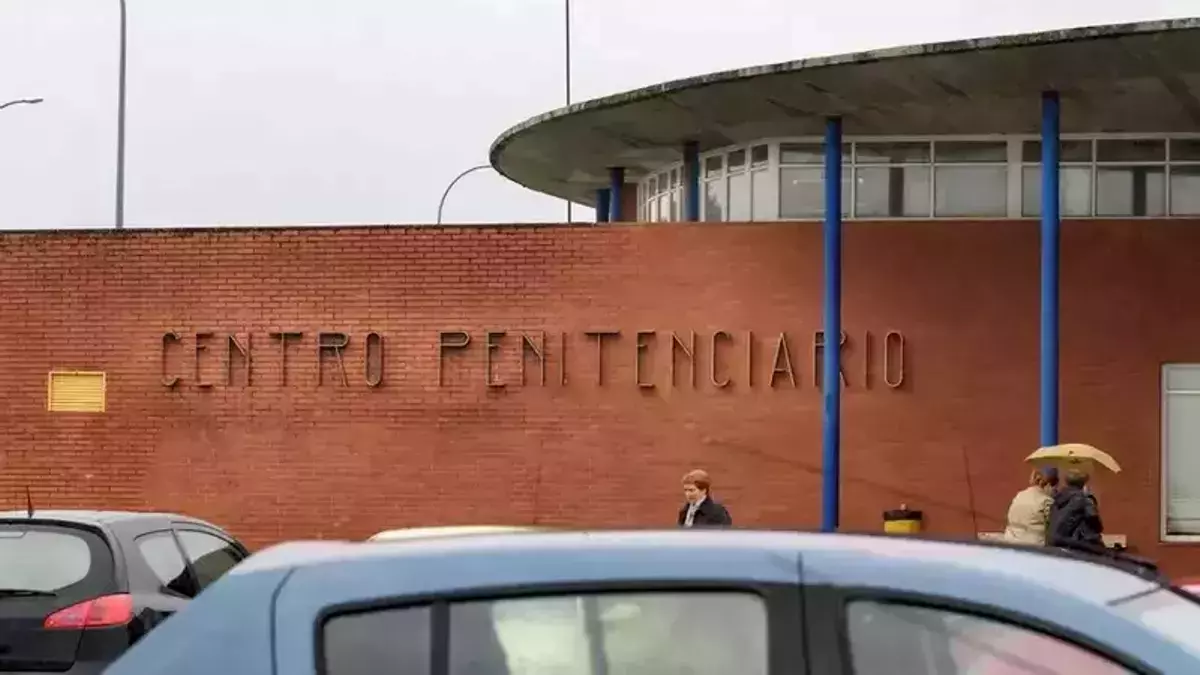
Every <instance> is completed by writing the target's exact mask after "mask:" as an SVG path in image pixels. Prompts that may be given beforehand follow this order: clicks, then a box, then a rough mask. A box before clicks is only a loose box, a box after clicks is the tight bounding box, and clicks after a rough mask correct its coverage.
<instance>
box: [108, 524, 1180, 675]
mask: <svg viewBox="0 0 1200 675" xmlns="http://www.w3.org/2000/svg"><path fill="white" fill-rule="evenodd" d="M1198 627H1200V603H1196V602H1194V601H1192V600H1190V599H1187V598H1186V597H1185V596H1183V595H1181V594H1179V593H1178V592H1177V591H1176V590H1175V589H1173V588H1171V587H1170V586H1169V585H1166V584H1164V583H1162V582H1161V581H1158V580H1156V579H1153V578H1147V577H1146V576H1144V575H1139V574H1134V573H1131V572H1129V571H1127V570H1125V569H1122V568H1120V567H1117V566H1114V565H1110V564H1105V563H1102V562H1097V561H1096V559H1089V558H1085V557H1082V556H1077V555H1073V554H1070V553H1067V552H1044V551H1038V550H1033V549H1029V548H1014V547H1005V546H1002V545H987V544H977V543H951V542H935V541H926V540H919V539H909V538H895V537H885V536H852V535H828V534H825V535H823V534H800V533H773V532H752V531H744V530H743V531H738V530H734V531H712V532H698V531H678V530H676V531H663V532H653V531H643V532H604V533H595V532H546V533H533V534H528V535H525V536H519V537H514V536H509V535H478V536H465V537H445V538H431V539H426V540H417V541H407V542H404V543H400V544H388V543H369V544H368V543H352V542H297V543H291V544H282V545H279V546H276V547H273V548H271V549H268V550H266V551H263V552H261V553H258V554H257V555H255V556H254V557H253V558H251V559H250V560H248V561H246V562H245V563H243V564H241V565H239V566H238V567H236V568H234V569H233V570H232V571H231V572H230V573H229V574H227V575H226V576H225V577H224V578H222V579H221V580H220V581H219V582H217V583H216V584H214V585H213V586H212V587H211V588H210V589H209V590H208V591H206V592H205V593H204V594H203V595H202V596H200V597H199V598H197V599H196V600H195V601H194V602H193V603H192V604H191V606H189V608H188V611H187V612H184V613H182V614H180V615H178V616H177V617H175V618H174V619H172V620H171V621H170V622H168V623H166V624H165V625H163V626H162V627H161V628H160V629H158V630H156V631H155V632H154V633H152V634H151V635H149V636H148V637H147V638H146V639H144V640H142V641H141V642H140V643H139V644H138V645H137V646H135V647H134V648H133V649H131V650H130V651H129V652H127V653H126V654H125V656H123V657H122V658H121V659H120V660H119V661H117V662H116V663H115V664H114V665H113V667H112V668H111V669H110V670H109V671H108V672H109V673H111V675H127V674H128V675H134V674H137V675H143V674H145V673H172V675H189V674H191V673H196V674H200V673H214V672H219V673H222V675H252V674H253V675H259V674H262V675H265V674H267V673H324V674H326V675H359V674H363V673H414V674H417V673H419V674H427V675H447V674H449V673H453V674H455V675H458V674H464V673H466V674H472V673H487V674H491V673H512V674H513V675H522V674H524V673H543V672H549V673H561V672H571V673H581V674H589V675H598V674H601V673H646V674H648V675H651V674H655V673H678V672H689V673H695V674H697V675H710V674H711V675H724V674H726V673H739V674H742V675H776V674H780V675H782V674H783V673H788V674H790V675H796V674H804V673H810V674H812V675H826V674H830V673H837V674H841V673H848V672H854V673H856V675H958V674H968V675H1000V674H1002V673H1021V674H1023V675H1032V674H1033V673H1037V674H1038V675H1055V674H1057V675H1078V674H1079V673H1088V675H1106V674H1108V673H1122V674H1128V673H1157V674H1160V675H1195V673H1198V672H1200V630H1198ZM1030 655H1034V656H1035V658H1036V663H1034V662H1031V661H1030ZM851 666H853V671H852V670H851Z"/></svg>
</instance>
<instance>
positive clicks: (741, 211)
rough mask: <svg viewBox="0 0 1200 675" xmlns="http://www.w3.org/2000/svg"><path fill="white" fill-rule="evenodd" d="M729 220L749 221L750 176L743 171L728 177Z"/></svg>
mask: <svg viewBox="0 0 1200 675" xmlns="http://www.w3.org/2000/svg"><path fill="white" fill-rule="evenodd" d="M729 220H731V221H733V222H746V221H749V220H750V174H748V173H746V172H745V171H743V172H741V173H738V174H734V175H732V176H730V177H729Z"/></svg>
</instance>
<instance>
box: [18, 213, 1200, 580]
mask: <svg viewBox="0 0 1200 675" xmlns="http://www.w3.org/2000/svg"><path fill="white" fill-rule="evenodd" d="M1062 250H1063V268H1062V269H1063V297H1062V311H1063V316H1062V329H1063V344H1062V369H1063V384H1062V391H1063V407H1062V432H1063V436H1064V440H1082V441H1085V442H1090V443H1094V444H1096V445H1099V446H1101V447H1104V448H1106V449H1110V450H1111V451H1112V452H1113V454H1114V455H1116V456H1117V457H1118V458H1119V459H1120V460H1121V461H1122V463H1123V464H1124V466H1125V469H1126V470H1125V472H1124V473H1122V474H1121V475H1120V476H1119V477H1118V478H1115V479H1114V478H1109V477H1103V478H1102V479H1101V480H1100V481H1099V484H1098V487H1097V489H1098V492H1099V494H1100V496H1101V500H1102V505H1103V507H1104V510H1105V515H1106V517H1107V520H1108V524H1109V529H1110V531H1112V532H1116V533H1124V534H1127V535H1128V537H1129V540H1130V543H1131V544H1132V545H1133V546H1135V547H1136V548H1137V549H1138V550H1139V551H1140V552H1142V553H1145V554H1148V555H1152V556H1157V557H1159V558H1160V559H1161V560H1162V561H1163V562H1164V563H1166V566H1167V568H1168V570H1169V571H1172V572H1176V573H1184V572H1187V573H1195V572H1196V571H1197V569H1200V549H1197V548H1194V547H1190V546H1166V545H1157V544H1156V541H1157V539H1158V536H1157V533H1158V517H1159V457H1160V440H1159V439H1160V402H1159V372H1160V364H1161V363H1162V362H1166V361H1197V362H1200V313H1197V312H1195V311H1194V310H1193V308H1192V307H1190V305H1189V303H1190V302H1191V300H1192V298H1191V293H1190V289H1191V288H1192V287H1193V285H1194V279H1195V269H1196V263H1195V254H1194V251H1197V250H1200V230H1198V229H1196V223H1191V222H1179V221H1165V222H1151V221H1138V222H1076V223H1067V224H1065V225H1064V237H1063V248H1062ZM844 264H845V268H844V273H845V281H844V291H845V309H844V320H843V325H844V327H845V329H846V332H847V337H848V341H847V344H846V346H845V362H846V373H845V375H846V380H847V385H848V386H847V390H846V395H845V399H844V401H845V402H844V408H843V410H844V412H843V417H844V436H843V438H844V441H843V444H844V455H843V469H842V475H843V478H844V488H843V523H844V525H845V527H846V528H847V529H869V530H878V529H879V528H880V512H881V511H883V510H885V509H888V508H895V507H897V506H899V505H900V504H901V503H904V504H907V505H908V506H909V507H910V508H920V509H923V510H924V511H925V512H926V514H927V528H928V529H929V530H931V531H933V532H937V533H946V534H963V535H966V534H968V533H970V532H972V531H974V530H975V529H978V530H995V529H999V528H1000V527H1001V526H1002V521H1003V518H1004V512H1005V510H1006V508H1007V505H1008V501H1009V499H1010V498H1011V496H1012V495H1013V494H1014V493H1015V492H1016V491H1017V490H1018V489H1020V488H1021V487H1022V486H1023V483H1024V479H1025V478H1026V476H1027V471H1026V469H1025V468H1024V467H1023V466H1022V464H1021V463H1020V460H1021V458H1022V457H1023V456H1024V455H1025V454H1026V453H1028V452H1030V451H1031V450H1032V449H1033V448H1034V446H1035V445H1036V443H1037V409H1038V402H1037V397H1038V386H1037V372H1038V368H1037V361H1038V237H1037V226H1036V224H1035V223H1033V222H1028V221H1019V222H1017V221H1008V222H965V223H964V222H959V223H946V222H909V223H854V224H851V225H848V226H847V231H846V234H845V263H844ZM820 282H821V266H820V228H819V225H816V224H787V223H771V224H701V225H645V226H628V225H614V226H604V227H595V228H593V227H573V228H569V227H559V226H550V227H498V228H449V229H433V228H419V227H411V228H408V227H395V228H382V227H381V228H341V229H301V230H295V229H292V230H237V229H230V230H218V231H214V230H201V231H187V230H184V231H159V232H127V233H112V232H107V233H36V234H5V235H0V284H2V287H3V289H4V293H3V296H2V297H0V316H3V318H4V320H3V323H2V324H0V373H3V375H2V377H3V382H4V385H5V389H4V393H5V396H4V399H5V400H4V403H5V405H4V406H3V407H2V408H0V438H3V439H4V442H3V446H2V448H0V461H2V462H3V464H2V468H0V504H2V505H4V506H11V507H13V508H17V507H20V506H22V505H23V503H24V490H25V487H26V485H29V486H30V487H31V490H32V494H33V496H34V499H35V502H36V503H37V504H39V505H42V506H45V507H49V506H60V507H70V506H81V507H110V508H147V507H149V508H156V509H169V510H178V511H184V512H188V513H191V514H195V515H198V516H201V517H206V518H210V519H212V520H214V521H217V522H219V523H222V524H224V525H227V526H229V527H230V528H231V529H232V530H233V531H234V532H235V533H237V534H238V535H240V536H242V537H244V538H245V539H246V540H247V541H248V542H249V543H250V544H252V545H262V544H266V543H270V542H273V541H276V540H279V539H283V538H296V537H317V536H320V537H350V538H361V537H364V536H366V535H368V534H370V533H372V532H374V531H377V530H380V529H384V528H389V527H399V526H407V525H429V524H442V523H533V522H536V523H542V524H578V525H594V526H638V527H642V526H654V525H670V524H672V523H673V519H674V516H675V511H676V508H677V506H678V501H679V489H678V479H679V476H680V475H681V474H682V473H683V472H684V471H685V470H687V469H689V468H692V467H695V466H702V467H705V468H707V469H708V470H709V471H710V472H711V473H712V474H713V476H714V477H715V480H716V484H715V490H714V491H715V493H716V495H717V496H718V498H720V499H722V500H724V501H725V502H726V503H727V505H728V506H729V507H730V509H731V510H732V512H733V514H734V517H735V518H736V520H737V522H738V523H739V524H741V525H754V526H763V527H814V526H815V525H816V524H817V523H818V521H819V487H820V425H821V423H820V396H819V394H818V389H817V388H816V387H815V386H814V367H813V359H814V349H813V337H814V332H815V331H817V330H819V327H820V323H819V322H820ZM617 330H620V331H621V335H620V336H617V337H613V338H604V339H603V362H604V363H603V366H604V367H603V371H602V375H603V382H602V383H600V384H597V381H596V380H597V369H596V358H597V351H596V350H597V347H596V339H595V338H592V337H588V336H587V335H586V334H585V332H588V331H617ZM172 331H173V332H175V333H177V334H178V336H179V340H177V341H176V340H173V339H167V340H166V341H165V342H164V337H163V335H164V333H167V332H172ZM323 331H324V332H340V333H345V334H347V336H348V337H349V344H348V345H347V347H346V348H345V349H344V350H343V351H342V364H343V367H339V363H338V356H337V354H336V353H334V350H324V352H325V354H324V357H323V358H322V359H321V363H322V364H323V365H322V366H321V368H320V369H319V370H318V366H317V363H318V356H317V354H318V351H319V350H318V346H317V345H318V335H317V334H318V333H319V332H323ZM446 331H466V332H467V333H469V335H470V343H469V344H468V345H467V347H465V348H462V349H447V350H446V353H445V356H444V359H439V349H438V344H439V340H443V339H444V340H445V341H447V342H448V343H453V341H454V340H455V339H456V336H454V335H447V336H445V337H440V333H442V332H446ZM488 331H492V332H504V333H505V335H504V336H497V335H493V336H492V338H491V342H493V343H496V344H497V345H498V346H497V347H496V348H495V349H492V350H489V349H488V348H487V344H488V342H489V340H488V338H487V336H486V334H485V333H486V332H488ZM638 331H657V332H656V333H655V334H654V335H649V334H647V335H643V336H642V337H641V338H640V342H642V343H643V344H646V345H647V347H646V348H645V349H644V350H642V352H641V354H642V356H641V361H642V364H643V365H642V366H641V372H640V376H641V378H642V380H643V381H644V382H647V383H650V382H652V383H654V384H655V385H656V386H655V387H654V388H649V387H639V386H638V385H637V383H636V382H635V374H636V373H635V363H636V362H637V360H638V359H637V358H636V355H637V354H638V353H639V351H638V349H637V346H636V345H637V344H638V343H639V338H638V336H637V335H636V333H637V332H638ZM691 331H695V333H696V347H695V351H694V353H695V357H694V365H695V383H696V384H695V386H693V385H692V384H691V377H692V371H691V368H690V367H689V362H688V359H687V358H686V356H685V355H684V354H683V352H682V350H679V349H678V348H673V347H672V342H673V339H672V332H674V333H675V335H677V336H679V337H680V339H681V340H682V341H684V342H689V341H690V339H691V337H690V335H691ZM717 331H724V332H726V333H728V334H729V335H730V337H729V338H724V337H721V338H717V341H716V342H717V352H718V358H717V363H716V372H715V373H714V372H710V371H711V370H712V358H711V354H712V344H713V337H712V336H713V334H714V333H715V332H717ZM748 331H749V332H753V335H754V340H755V351H754V356H753V370H754V381H753V382H752V383H750V382H748V380H747V372H746V371H747V369H746V356H745V349H746V341H747V332H748ZM781 331H786V332H787V334H788V356H790V359H791V364H792V372H793V373H794V376H795V378H796V385H795V387H793V386H792V385H791V382H790V376H789V374H788V373H787V372H786V371H785V370H784V371H782V372H781V373H779V374H777V375H776V376H775V378H774V384H775V386H774V387H772V386H771V384H770V382H771V379H772V378H771V371H772V366H773V365H775V361H776V356H777V349H778V337H779V334H780V332H781ZM289 332H296V333H303V336H302V337H301V338H299V339H289V340H287V351H286V358H287V368H286V378H287V382H286V384H284V383H283V382H282V380H283V372H284V369H283V367H282V364H281V361H282V358H283V356H282V355H283V352H282V350H281V344H280V342H281V341H280V340H279V339H278V338H272V337H271V335H272V334H279V333H289ZM543 332H544V347H543V346H542V345H541V341H542V340H543V337H542V334H543ZM196 333H211V334H212V335H211V336H208V337H201V338H200V340H199V342H200V343H201V345H202V346H203V349H202V350H201V351H200V352H199V372H197V367H196V363H197V358H196V355H197V351H196V344H197V338H196ZM369 333H376V334H377V335H378V336H379V337H380V338H381V340H377V339H376V338H375V337H372V338H371V342H370V349H367V348H366V346H367V344H368V341H367V335H368V334H369ZM868 333H869V334H870V338H868V337H867V334H868ZM230 334H233V335H234V336H235V337H236V339H237V342H238V344H239V345H241V346H242V347H246V348H247V350H248V351H249V352H250V354H251V359H252V360H251V364H250V367H249V373H250V378H251V379H250V382H249V383H247V381H246V364H245V362H244V360H243V357H242V356H241V352H240V351H239V350H238V349H236V348H235V349H234V350H233V352H232V354H233V357H232V362H231V363H230V364H226V357H227V356H228V354H229V346H230V342H229V340H228V336H229V335H230ZM889 334H890V335H891V337H889ZM523 335H525V336H529V338H530V341H531V342H534V343H538V344H539V348H541V350H542V353H543V355H544V363H545V384H544V385H543V384H542V370H541V365H540V363H539V360H538V359H537V358H536V356H535V355H534V354H533V353H532V350H530V349H529V347H528V345H527V344H526V341H525V340H524V338H523V337H522V336H523ZM564 335H565V336H566V337H565V344H566V358H565V369H564V367H563V362H564V360H563V347H562V345H563V343H564V338H563V336H564ZM901 337H902V339H903V348H902V349H901V345H900V339H901ZM325 340H326V342H327V343H329V344H334V343H335V342H337V337H336V336H328V335H327V336H326V337H325ZM164 344H166V348H165V356H164V347H163V345H164ZM380 344H382V360H380V359H379V356H380V353H379V351H378V350H377V349H376V348H377V347H379V345H380ZM673 349H674V351H675V355H676V358H675V368H676V372H675V384H672V381H671V373H670V365H671V354H672V350H673ZM368 352H369V354H370V359H369V364H368V367H364V360H365V358H366V356H367V354H368ZM489 353H491V354H492V365H491V369H492V375H491V378H492V381H493V382H494V383H499V382H503V383H505V385H506V386H504V387H498V386H492V387H489V386H488V375H487V372H486V371H487V367H486V365H487V363H488V358H487V355H488V354H489ZM522 355H524V358H522ZM901 355H902V357H903V363H902V364H901ZM780 359H782V356H780ZM439 362H440V363H442V372H441V377H442V379H443V384H442V386H439V384H438V377H439ZM381 364H382V371H381V370H380V365H381ZM522 364H524V369H525V380H526V384H525V385H524V386H521V378H522ZM55 368H59V369H96V370H103V371H105V372H106V373H107V375H108V411H107V412H106V413H104V414H97V415H82V414H61V413H55V414H51V413H47V412H46V396H47V393H46V379H47V373H48V371H49V370H51V369H55ZM343 368H344V373H345V381H346V384H343ZM564 370H565V373H566V377H565V379H566V384H563V379H564V378H563V371H564ZM381 372H382V382H381V383H380V384H379V385H378V386H375V387H372V386H369V384H368V380H372V381H374V380H377V379H378V378H379V377H380V374H381ZM901 372H903V381H902V382H901V383H900V385H899V386H898V387H893V386H890V385H893V384H896V382H897V381H898V380H899V379H900V373H901ZM318 373H320V375H318ZM318 377H320V380H321V382H322V384H321V385H320V386H318V384H317V381H318ZM173 378H179V379H178V381H177V382H175V384H174V386H173V387H168V386H166V385H165V383H164V381H166V382H169V381H171V380H172V379H173ZM714 378H715V379H716V380H717V381H724V380H725V378H729V380H730V384H729V386H727V387H723V388H719V387H716V386H714V384H713V380H714ZM201 384H208V385H211V386H199V385H201ZM968 468H969V480H968V472H967V470H968ZM968 486H971V488H973V489H968ZM5 495H7V496H5ZM972 514H974V515H972Z"/></svg>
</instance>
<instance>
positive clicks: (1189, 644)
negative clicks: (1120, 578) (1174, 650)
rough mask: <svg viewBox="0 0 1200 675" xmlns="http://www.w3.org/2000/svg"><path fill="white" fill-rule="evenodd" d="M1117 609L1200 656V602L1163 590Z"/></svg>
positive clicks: (1126, 603)
mask: <svg viewBox="0 0 1200 675" xmlns="http://www.w3.org/2000/svg"><path fill="white" fill-rule="evenodd" d="M1114 609H1116V611H1117V612H1119V613H1121V614H1122V615H1124V616H1127V617H1129V618H1130V619H1133V620H1134V621H1137V622H1138V623H1140V624H1142V625H1143V626H1145V627H1147V628H1149V629H1150V630H1152V631H1154V632H1155V633H1158V634H1159V635H1161V636H1163V637H1165V638H1167V639H1168V640H1170V641H1171V642H1174V643H1176V644H1178V645H1179V646H1181V647H1183V648H1184V649H1186V650H1188V651H1189V652H1191V653H1192V654H1195V655H1196V656H1197V657H1200V601H1196V600H1194V599H1192V598H1189V597H1187V596H1185V595H1183V594H1181V593H1177V592H1175V591H1173V590H1171V589H1167V588H1163V589H1160V590H1157V591H1154V592H1151V593H1147V594H1145V595H1138V596H1135V597H1133V598H1132V599H1130V600H1125V601H1122V602H1119V603H1117V604H1116V605H1115V606H1114Z"/></svg>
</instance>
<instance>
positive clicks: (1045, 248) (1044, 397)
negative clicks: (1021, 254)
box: [1040, 91, 1059, 447]
mask: <svg viewBox="0 0 1200 675" xmlns="http://www.w3.org/2000/svg"><path fill="white" fill-rule="evenodd" d="M1058 159H1059V103H1058V92H1053V91H1049V92H1045V93H1044V94H1042V335H1041V351H1042V363H1041V407H1042V411H1041V413H1042V414H1041V421H1042V423H1041V437H1040V442H1041V444H1042V446H1043V447H1045V446H1048V445H1057V444H1058V245H1059V212H1058V203H1059V202H1058V189H1059V165H1058Z"/></svg>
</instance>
